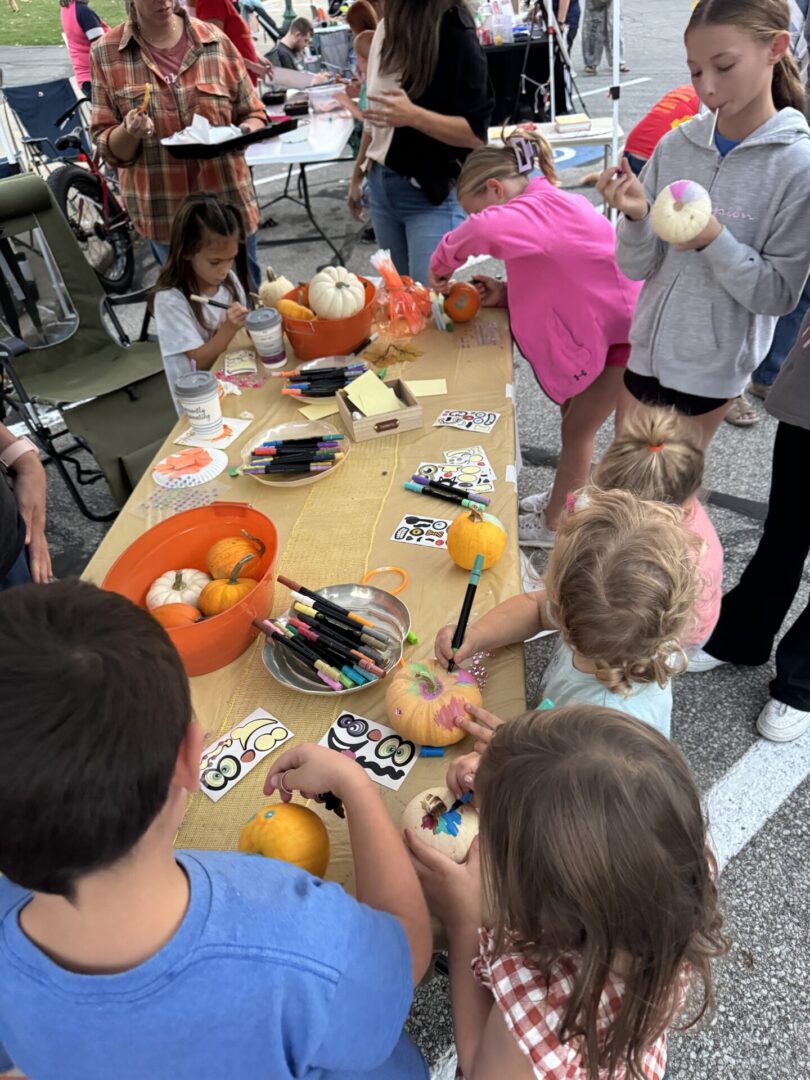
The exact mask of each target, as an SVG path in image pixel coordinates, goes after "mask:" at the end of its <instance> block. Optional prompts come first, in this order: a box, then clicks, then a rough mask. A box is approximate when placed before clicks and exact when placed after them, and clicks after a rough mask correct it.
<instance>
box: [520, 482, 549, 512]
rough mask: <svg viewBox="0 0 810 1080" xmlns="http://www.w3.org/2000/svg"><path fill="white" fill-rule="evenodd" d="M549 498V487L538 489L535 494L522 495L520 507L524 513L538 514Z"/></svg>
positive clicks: (543, 508)
mask: <svg viewBox="0 0 810 1080" xmlns="http://www.w3.org/2000/svg"><path fill="white" fill-rule="evenodd" d="M550 498H551V488H549V490H548V491H538V492H537V493H536V494H535V495H524V496H523V498H522V499H521V500H520V509H521V510H522V511H523V513H524V514H539V513H540V512H541V511H542V510H545V508H546V507H547V506H548V500H549V499H550Z"/></svg>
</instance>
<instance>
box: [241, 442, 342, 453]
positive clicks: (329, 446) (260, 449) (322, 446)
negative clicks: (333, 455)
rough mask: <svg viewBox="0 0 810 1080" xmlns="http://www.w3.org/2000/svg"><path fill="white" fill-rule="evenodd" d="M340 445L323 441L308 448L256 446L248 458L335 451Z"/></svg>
mask: <svg viewBox="0 0 810 1080" xmlns="http://www.w3.org/2000/svg"><path fill="white" fill-rule="evenodd" d="M340 445H341V444H340V443H338V442H329V441H327V440H326V439H324V440H323V442H317V443H311V444H310V445H309V446H257V447H256V448H255V450H251V451H250V456H251V457H277V458H280V457H285V456H287V455H289V454H306V453H309V452H310V451H317V450H337V449H338V447H339V446H340Z"/></svg>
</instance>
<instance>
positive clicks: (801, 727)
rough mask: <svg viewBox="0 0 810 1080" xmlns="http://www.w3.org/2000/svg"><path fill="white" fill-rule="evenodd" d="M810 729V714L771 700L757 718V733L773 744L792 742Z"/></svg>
mask: <svg viewBox="0 0 810 1080" xmlns="http://www.w3.org/2000/svg"><path fill="white" fill-rule="evenodd" d="M808 727H810V712H802V710H801V709H794V708H793V706H792V705H785V704H784V703H783V702H781V701H776V700H775V699H774V698H771V699H770V700H769V701H768V704H767V705H766V706H765V708H764V709H763V710H762V712H761V713H760V714H759V716H758V717H757V731H758V732H759V733H760V735H761V736H762V737H763V738H764V739H770V740H771V742H791V740H793V739H798V737H799V736H800V735H804V733H805V731H807V729H808Z"/></svg>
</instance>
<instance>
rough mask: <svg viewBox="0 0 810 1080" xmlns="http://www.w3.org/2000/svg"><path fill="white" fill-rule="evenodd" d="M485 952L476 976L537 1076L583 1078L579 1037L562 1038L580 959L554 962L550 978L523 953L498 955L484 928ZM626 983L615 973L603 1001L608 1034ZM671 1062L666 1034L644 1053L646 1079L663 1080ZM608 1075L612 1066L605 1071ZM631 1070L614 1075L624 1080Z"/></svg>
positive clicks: (601, 1027) (600, 1022) (602, 1023)
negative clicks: (563, 1021)
mask: <svg viewBox="0 0 810 1080" xmlns="http://www.w3.org/2000/svg"><path fill="white" fill-rule="evenodd" d="M479 934H480V939H481V952H480V955H479V956H478V957H476V959H475V960H474V961H473V965H472V968H473V974H474V975H475V978H476V979H477V981H478V982H479V983H481V985H482V986H486V987H487V988H488V989H489V990H491V992H492V996H493V998H494V999H495V1003H496V1004H497V1006H498V1008H499V1009H500V1010H501V1012H502V1013H503V1015H504V1019H505V1020H506V1026H507V1027H508V1028H509V1030H510V1031H511V1032H512V1034H513V1035H514V1037H515V1038H516V1039H517V1042H518V1045H519V1046H520V1049H521V1050H522V1051H523V1053H524V1054H525V1055H526V1056H527V1057H528V1058H529V1060H530V1061H531V1063H532V1066H533V1068H534V1074H535V1076H537V1077H543V1078H544V1080H584V1078H585V1077H586V1076H587V1073H586V1071H585V1068H584V1066H583V1064H582V1055H581V1054H580V1052H579V1048H578V1045H577V1042H576V1040H574V1039H572V1040H571V1041H570V1042H565V1043H563V1042H560V1039H559V1036H558V1034H557V1033H558V1032H559V1030H560V1026H561V1024H562V1018H563V1016H564V1015H565V1009H566V1006H567V1004H568V999H569V998H570V996H571V993H572V991H573V988H574V981H575V979H576V975H577V971H578V966H579V965H578V961H577V959H576V957H574V956H564V957H561V958H560V959H559V960H558V961H557V962H556V963H555V964H553V965H552V969H551V973H550V977H549V979H548V980H546V979H545V978H543V976H542V974H541V973H540V972H539V971H537V970H535V969H534V968H533V967H531V966H530V965H529V964H528V963H527V962H526V960H525V959H524V957H523V956H521V955H520V953H506V954H504V955H503V956H497V957H496V956H495V955H494V941H493V939H492V937H491V935H490V934H489V932H488V931H487V930H485V929H481V930H480V931H479ZM623 993H624V984H623V982H622V980H621V979H619V978H617V977H615V976H611V977H610V978H609V979H608V980H607V982H606V983H605V988H604V990H603V991H602V998H601V1001H600V1002H599V1015H598V1019H597V1029H598V1031H599V1032H600V1034H604V1033H605V1032H606V1031H607V1029H608V1027H609V1026H610V1023H611V1021H612V1020H613V1018H614V1017H615V1016H617V1015H618V1012H619V1009H620V1008H621V1004H622V995H623ZM666 1065H667V1037H666V1035H665V1034H664V1035H661V1036H660V1037H659V1038H658V1039H656V1041H655V1042H654V1043H653V1044H652V1045H651V1046H649V1047H648V1048H647V1049H646V1051H645V1052H644V1056H643V1059H642V1068H643V1070H644V1076H645V1078H646V1080H664V1073H665V1072H666ZM603 1072H604V1075H605V1076H607V1070H601V1071H600V1074H599V1075H600V1076H602V1073H603ZM626 1076H627V1071H626V1069H620V1070H619V1071H618V1072H617V1073H616V1074H615V1080H624V1078H626Z"/></svg>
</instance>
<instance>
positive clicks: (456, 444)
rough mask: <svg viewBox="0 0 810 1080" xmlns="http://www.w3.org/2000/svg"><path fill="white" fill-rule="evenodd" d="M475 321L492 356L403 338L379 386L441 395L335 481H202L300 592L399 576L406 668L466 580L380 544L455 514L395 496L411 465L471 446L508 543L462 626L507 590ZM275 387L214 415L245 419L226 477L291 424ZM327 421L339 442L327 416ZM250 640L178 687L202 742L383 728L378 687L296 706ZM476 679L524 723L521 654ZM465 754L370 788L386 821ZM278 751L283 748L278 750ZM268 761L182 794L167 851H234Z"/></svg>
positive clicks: (508, 489)
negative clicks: (216, 489)
mask: <svg viewBox="0 0 810 1080" xmlns="http://www.w3.org/2000/svg"><path fill="white" fill-rule="evenodd" d="M478 318H479V320H482V321H485V322H487V323H490V324H492V323H495V324H497V326H498V327H499V328H500V333H501V344H500V345H499V346H481V347H477V348H466V349H465V348H460V347H459V340H460V331H459V330H456V331H455V333H453V334H447V333H445V334H442V333H439V332H438V331H436V330H434V329H430V330H427V331H425V332H424V333H423V334H422V335H420V336H419V337H418V338H417V339H415V341H416V344H417V345H418V347H419V348H420V349H422V350H423V351H424V355H423V356H422V357H421V358H420V359H419V360H417V361H413V362H408V363H404V364H400V365H396V366H395V367H393V368H392V367H389V369H388V374H387V378H394V377H401V378H405V379H407V378H408V377H410V378H413V379H431V378H445V379H446V380H447V385H448V393H447V395H446V396H441V397H428V398H422V399H421V402H422V408H423V412H424V428H423V429H422V430H417V431H410V432H407V433H405V434H403V435H392V436H387V437H385V438H380V439H373V440H371V441H369V442H365V443H352V445H351V450H350V456H349V459H348V460H347V461H346V462H345V464H344V465H343V466H342V467H341V468H340V469H339V470H337V471H336V472H335V474H334V475H330V476H328V477H326V478H325V479H324V480H322V481H319V482H317V483H314V484H311V485H309V486H307V487H299V488H293V489H280V488H276V487H273V488H270V487H266V486H263V485H262V484H259V483H257V482H256V481H255V480H252V479H250V478H249V477H239V478H236V479H233V478H230V477H228V475H227V473H225V474H223V475H221V476H220V477H218V478H217V479H216V480H215V481H213V483H215V484H217V485H219V486H221V487H222V486H224V487H227V489H228V493H227V495H226V496H224V498H226V499H228V500H230V501H236V502H247V503H250V504H251V505H252V506H254V507H255V508H256V509H258V510H261V511H262V512H263V513H265V514H267V515H268V517H270V518H271V519H272V521H273V523H274V525H275V527H276V529H277V531H278V535H279V558H278V562H277V573H281V574H284V575H286V576H289V577H291V578H293V579H294V580H297V581H299V582H301V583H302V584H304V585H306V586H308V587H309V588H312V589H316V588H320V587H322V586H325V585H331V584H338V583H342V582H355V581H358V580H359V579H360V578H361V577H362V576H363V574H364V573H365V572H366V571H368V570H370V569H373V568H375V567H378V566H385V565H392V564H393V565H398V566H401V567H403V569H405V570H406V571H407V572H408V574H409V575H410V584H409V585H408V587H407V588H406V589H405V590H404V592H402V593H400V594H399V598H400V600H402V601H403V602H404V603H405V605H406V606H407V607H408V609H409V610H410V613H411V621H412V627H413V630H414V631H415V633H416V634H417V635H418V637H419V644H418V645H416V646H414V647H410V648H406V651H405V656H406V659H408V660H411V659H413V660H422V659H425V658H426V657H430V656H432V655H433V641H434V639H435V635H436V633H437V631H438V630H439V628H440V627H441V626H443V625H444V624H445V623H447V622H451V621H455V619H456V618H457V616H458V612H459V610H460V607H461V601H462V599H463V596H464V591H465V588H466V584H467V579H468V573H467V572H466V571H464V570H461V569H460V568H459V567H457V566H455V564H454V563H453V562H452V561H451V559H450V557H449V555H448V554H447V552H446V551H444V550H433V549H427V548H412V547H411V546H410V545H408V544H403V543H396V542H393V541H391V540H390V539H389V538H390V536H391V534H392V533H393V532H394V529H395V527H396V526H397V524H398V523H399V521H400V520H401V518H402V516H403V515H404V514H406V513H416V514H422V515H428V516H431V517H436V518H441V517H448V516H450V517H452V516H455V514H456V513H458V511H457V509H456V507H455V505H454V504H452V503H449V502H445V501H444V500H438V499H433V498H429V497H428V496H425V495H416V494H413V493H409V492H407V491H404V490H403V487H402V485H403V483H404V482H405V481H406V480H409V479H410V477H411V475H412V473H413V472H414V471H415V469H416V467H417V465H419V463H420V462H423V461H443V460H444V459H443V456H442V455H443V451H445V450H453V449H460V448H462V447H466V446H473V445H478V444H480V445H482V446H483V447H484V449H485V451H486V453H487V456H488V457H489V460H490V462H491V464H492V466H493V468H494V470H495V473H496V477H497V479H496V484H495V486H496V491H495V493H494V494H490V498H491V510H492V512H493V513H494V514H496V516H497V517H499V518H500V520H501V521H502V522H503V523H504V525H505V526H506V528H507V531H508V533H509V543H508V547H507V550H506V553H505V554H504V556H503V558H502V559H501V560H500V561H499V562H498V564H497V565H496V566H495V567H493V568H492V569H491V570H488V571H486V572H485V573H484V574H483V575H482V578H481V583H480V585H479V587H478V592H477V595H476V599H475V605H474V608H473V618H475V617H476V616H479V615H481V614H483V613H484V612H486V611H487V610H489V609H490V608H491V607H493V606H494V605H495V604H497V603H499V602H500V601H501V600H504V599H506V598H507V597H508V596H512V595H514V594H515V593H516V592H518V591H519V590H520V571H519V561H518V545H517V540H518V530H517V495H516V487H515V484H514V482H509V481H507V479H506V473H507V467H510V472H511V473H512V476H513V477H514V465H515V412H514V407H513V401H512V397H511V394H512V389H511V384H512V346H511V340H510V336H509V330H508V326H507V324H506V319H505V316H504V315H503V314H502V313H501V312H496V311H487V312H484V313H482V314H481V315H479V317H478ZM282 385H285V382H284V380H282V379H273V378H269V377H268V378H267V379H266V380H265V382H264V385H263V386H262V388H261V389H259V390H246V391H244V392H243V394H242V396H240V397H235V396H229V397H227V398H225V402H224V412H225V413H226V414H227V415H231V416H238V415H239V413H241V412H242V411H243V410H249V411H250V412H252V413H253V414H254V416H255V418H256V419H255V421H254V422H253V423H252V424H251V426H250V427H249V428H248V429H247V430H246V431H245V433H244V434H243V435H242V436H240V438H239V439H237V440H236V441H235V442H234V443H233V444H231V446H230V447H228V448H227V451H226V452H227V454H228V457H229V462H230V464H231V465H237V464H240V463H241V456H240V451H241V449H242V447H243V446H244V445H245V444H246V443H250V442H251V440H252V439H254V438H255V435H256V433H257V432H260V431H262V430H264V429H265V428H267V427H270V426H272V425H273V424H278V423H283V422H284V421H288V420H292V419H296V420H299V419H302V418H301V417H300V414H299V412H298V409H297V407H296V406H295V405H294V404H293V403H292V402H291V401H290V400H289V398H287V397H282V395H281V393H280V391H281V387H282ZM448 408H459V409H487V410H491V411H494V412H499V413H500V414H501V417H500V419H499V421H498V423H497V424H496V426H495V428H494V429H493V431H492V432H491V433H490V434H489V435H476V434H474V433H469V432H464V431H459V430H454V429H448V428H435V427H433V426H432V425H433V422H434V420H435V419H436V417H437V416H438V415H439V413H440V412H441V411H442V410H443V409H448ZM329 421H330V422H331V423H334V425H335V427H336V428H338V430H342V425H341V422H340V420H339V418H338V417H337V415H335V416H334V417H330V418H329ZM186 427H187V424H186V423H184V422H183V421H181V422H180V423H179V424H178V426H177V427H176V428H175V429H174V431H173V433H172V435H171V436H170V437H169V440H167V443H166V444H165V445H164V447H163V449H162V450H161V452H160V455H159V457H163V456H165V455H166V454H168V453H171V452H174V451H176V450H177V449H179V448H178V447H177V446H176V445H174V444H173V443H172V439H173V438H174V437H176V436H177V435H178V434H180V433H181V432H182V431H183V430H185V429H186ZM155 488H156V485H155V484H154V482H153V480H152V478H151V472H148V473H147V474H146V475H145V476H144V477H143V478H142V480H141V481H140V483H139V484H138V487H137V488H136V490H135V491H134V493H133V495H132V497H131V499H130V500H129V502H128V503H127V506H126V507H124V509H123V510H122V512H121V514H120V516H119V517H118V519H117V520H116V521H115V523H114V524H113V526H112V528H111V529H110V531H109V533H108V534H107V536H106V537H105V539H104V541H103V542H102V544H101V546H100V547H99V549H98V551H97V552H96V554H95V555H94V556H93V559H92V560H91V562H90V563H89V565H88V566H87V569H86V571H85V574H84V577H86V578H88V579H89V580H91V581H95V582H97V583H98V584H101V582H102V581H103V579H104V576H105V574H106V573H107V571H108V570H109V568H110V567H111V565H112V563H113V562H114V561H115V559H116V558H117V557H118V555H119V554H120V553H121V552H122V551H123V550H124V549H125V548H126V547H127V545H129V544H130V543H131V542H132V541H133V540H134V539H135V538H136V537H137V536H139V535H141V533H143V532H144V531H145V530H146V528H147V527H148V523H147V521H146V519H145V518H144V517H143V516H139V515H138V514H136V513H134V512H133V510H134V508H137V507H138V506H139V505H140V504H142V503H143V501H144V499H146V498H147V497H148V496H149V495H150V494H151V493H152V492H153V491H154V490H155ZM398 580H399V579H398V578H396V577H391V576H389V577H387V578H384V577H380V578H379V580H378V581H376V580H375V581H372V582H371V583H372V584H379V585H381V586H389V587H391V588H393V587H395V586H396V584H398ZM288 604H289V593H288V591H287V590H286V589H285V588H283V587H282V586H281V585H277V586H276V594H275V600H274V605H273V609H274V612H276V613H278V612H281V611H283V610H284V609H285V608H286V607H287V606H288ZM263 641H264V638H263V637H262V638H261V639H257V641H256V642H255V643H254V644H253V645H252V646H251V647H250V648H249V649H248V650H247V652H246V653H244V654H243V655H242V656H241V657H240V658H239V659H238V660H236V661H234V663H232V664H230V665H228V666H227V667H225V668H222V669H221V670H219V671H215V672H212V673H211V674H209V675H203V676H199V677H197V678H194V679H192V680H191V684H192V697H193V703H194V709H195V713H196V717H197V719H198V720H199V722H200V723H201V724H202V725H203V727H204V729H205V730H206V732H208V733H209V734H210V739H207V743H208V742H213V741H214V738H215V737H217V736H219V735H221V734H223V733H224V732H226V731H228V730H229V729H230V728H231V727H233V726H234V724H236V723H238V722H239V721H240V720H242V719H243V718H244V717H245V716H247V715H248V714H249V713H251V712H252V711H253V710H254V709H257V708H262V709H266V710H268V711H269V712H270V713H271V714H273V715H274V716H277V717H278V719H279V720H281V721H282V722H283V723H284V724H286V725H287V727H288V728H290V730H291V731H293V732H294V734H295V736H296V739H298V740H300V741H310V740H311V741H314V742H317V741H318V740H319V739H320V738H321V737H322V736H323V734H324V733H325V732H326V730H327V729H328V727H329V725H330V724H331V722H332V721H333V720H334V719H335V718H336V717H337V716H338V714H339V713H340V712H342V711H344V709H348V710H350V711H352V712H355V713H357V714H359V715H361V716H366V717H367V718H368V719H370V720H376V721H379V722H382V723H385V722H386V716H385V707H384V691H385V682H384V680H382V681H381V682H380V683H378V684H376V685H374V686H371V687H369V688H368V689H367V690H363V691H361V692H359V693H356V694H350V695H348V696H343V695H340V696H337V695H330V694H324V695H323V696H309V695H304V694H299V693H296V692H294V691H291V690H287V689H285V688H284V687H282V686H280V685H279V684H278V683H276V682H275V681H274V679H273V678H272V677H271V676H270V675H269V674H268V672H267V671H266V669H265V668H264V665H263V664H262V660H261V649H262V644H263ZM487 667H488V671H489V680H488V683H487V686H486V689H485V691H484V701H485V705H486V707H487V708H488V709H490V710H491V711H492V712H495V713H497V714H499V715H501V716H505V717H510V716H514V715H516V714H517V713H519V712H521V711H523V709H524V708H525V689H524V668H523V649H522V646H513V647H511V648H508V649H503V650H501V651H500V652H499V653H498V654H497V655H496V656H494V657H492V658H490V660H488V661H487ZM145 677H148V674H147V673H145ZM471 741H472V740H471V739H469V738H467V739H465V740H464V741H463V742H462V743H459V744H456V745H455V746H453V747H450V748H448V751H447V754H446V755H445V757H443V758H420V759H419V760H418V761H417V763H416V764H415V765H414V767H413V768H412V770H411V772H410V774H409V776H408V777H407V779H406V780H405V782H404V783H403V785H402V787H401V788H400V789H399V791H396V792H394V791H389V790H388V789H386V788H381V789H380V790H381V791H382V792H383V795H384V798H385V801H386V803H387V805H388V808H389V810H390V811H391V814H392V815H393V816H394V818H395V820H398V819H399V816H400V813H401V809H402V807H404V805H405V804H406V803H407V802H408V801H409V800H410V799H411V798H413V796H414V795H416V794H418V793H419V792H420V791H422V790H423V789H424V788H427V787H430V786H432V785H436V784H441V783H442V782H443V778H444V775H445V772H446V770H447V765H448V763H449V761H450V760H451V759H452V757H453V756H455V755H456V754H458V753H463V752H465V751H466V750H467V749H469V748H470V745H469V744H470V743H471ZM291 745H293V743H292V742H288V743H287V744H286V747H287V748H289V747H290V746H291ZM271 761H272V757H271V758H267V759H265V761H264V762H262V763H261V764H260V765H259V766H257V767H256V768H255V769H254V770H253V772H251V773H250V774H248V775H247V776H246V777H244V778H243V779H242V780H240V781H239V782H238V783H237V784H236V785H235V787H234V788H233V789H232V790H231V791H229V792H228V793H227V794H226V795H225V796H224V797H223V798H222V800H221V801H220V802H218V803H212V802H211V801H210V800H209V799H208V798H206V796H204V795H202V794H200V793H197V794H195V795H193V796H192V797H191V800H190V802H189V807H188V810H187V812H186V816H185V820H184V822H183V825H182V827H181V829H180V832H179V835H178V837H177V844H178V846H179V847H189V848H208V849H218V850H229V849H234V848H235V847H236V844H237V839H238V836H239V830H240V828H241V826H242V824H243V823H244V822H245V821H246V820H247V819H248V818H249V817H250V816H251V815H252V814H253V813H254V812H255V811H256V810H257V809H258V808H259V807H260V806H261V805H262V804H263V800H264V796H263V795H262V784H263V782H264V778H265V776H266V774H267V771H268V767H269V764H270V762H271ZM317 810H318V812H319V813H320V814H321V815H322V817H323V819H324V821H325V822H326V823H327V825H328V827H329V831H330V835H331V841H332V859H331V863H330V867H329V873H328V876H329V877H330V878H332V879H334V880H336V881H339V882H342V883H343V884H345V885H346V886H347V887H348V888H352V886H353V876H354V875H353V868H352V863H351V852H350V850H349V843H348V831H347V828H346V823H345V821H342V820H340V819H338V818H337V817H336V816H335V815H334V814H331V813H329V812H327V811H325V810H323V809H322V808H321V807H317Z"/></svg>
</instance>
